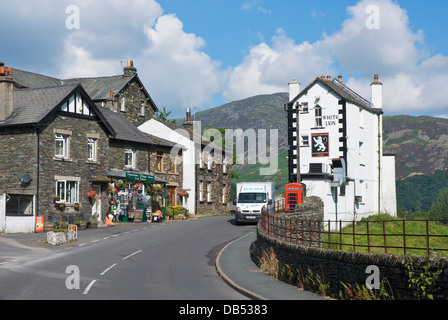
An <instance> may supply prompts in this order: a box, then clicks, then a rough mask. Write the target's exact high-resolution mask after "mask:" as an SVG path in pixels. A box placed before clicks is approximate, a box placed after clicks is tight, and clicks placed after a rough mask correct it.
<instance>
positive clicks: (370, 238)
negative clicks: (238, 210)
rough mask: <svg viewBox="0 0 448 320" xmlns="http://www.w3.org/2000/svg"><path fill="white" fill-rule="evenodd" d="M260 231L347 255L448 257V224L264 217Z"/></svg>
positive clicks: (288, 240)
mask: <svg viewBox="0 0 448 320" xmlns="http://www.w3.org/2000/svg"><path fill="white" fill-rule="evenodd" d="M260 228H261V229H262V230H263V231H264V232H265V233H267V234H268V235H270V236H272V237H274V238H276V239H278V240H281V241H283V242H287V243H292V244H297V245H302V246H313V247H321V248H329V249H337V250H345V251H359V252H369V253H386V254H400V255H427V256H428V257H429V256H430V255H436V256H445V257H447V256H448V220H429V219H425V220H405V219H394V220H362V221H342V220H339V221H330V220H328V221H323V220H308V219H303V216H302V217H297V216H295V215H294V214H275V215H269V214H267V213H263V214H262V218H261V221H260Z"/></svg>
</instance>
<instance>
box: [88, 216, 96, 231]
mask: <svg viewBox="0 0 448 320" xmlns="http://www.w3.org/2000/svg"><path fill="white" fill-rule="evenodd" d="M87 227H88V228H90V229H96V228H98V220H95V219H93V218H90V219H89V222H88V223H87Z"/></svg>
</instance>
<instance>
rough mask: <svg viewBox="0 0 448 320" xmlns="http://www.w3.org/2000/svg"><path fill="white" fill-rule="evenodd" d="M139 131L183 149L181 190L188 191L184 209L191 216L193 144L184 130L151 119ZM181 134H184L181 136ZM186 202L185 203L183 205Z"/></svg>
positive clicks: (193, 181)
mask: <svg viewBox="0 0 448 320" xmlns="http://www.w3.org/2000/svg"><path fill="white" fill-rule="evenodd" d="M138 129H139V130H141V131H143V132H146V133H148V134H151V135H153V136H155V137H159V138H162V139H165V140H168V141H171V142H173V143H176V144H179V145H180V146H182V147H185V149H184V151H183V153H182V155H183V156H182V166H183V188H184V189H187V190H188V194H189V197H188V199H184V200H183V201H184V207H185V208H187V209H188V211H189V212H190V213H192V214H194V213H195V209H196V208H195V201H194V199H195V198H196V188H195V174H196V171H195V168H196V167H195V146H194V142H193V141H192V140H190V139H189V138H187V137H186V133H187V132H186V130H183V129H182V128H179V130H172V129H171V128H169V127H167V126H166V125H164V124H163V123H161V122H159V121H157V120H154V119H151V120H148V121H147V122H145V123H144V124H142V125H141V126H139V127H138ZM182 132H183V133H184V134H182ZM185 202H186V203H185Z"/></svg>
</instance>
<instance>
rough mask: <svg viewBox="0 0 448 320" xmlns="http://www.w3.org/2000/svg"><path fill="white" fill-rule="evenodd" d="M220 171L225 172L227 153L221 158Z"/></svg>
mask: <svg viewBox="0 0 448 320" xmlns="http://www.w3.org/2000/svg"><path fill="white" fill-rule="evenodd" d="M222 173H224V174H226V173H227V155H226V154H224V159H223V160H222Z"/></svg>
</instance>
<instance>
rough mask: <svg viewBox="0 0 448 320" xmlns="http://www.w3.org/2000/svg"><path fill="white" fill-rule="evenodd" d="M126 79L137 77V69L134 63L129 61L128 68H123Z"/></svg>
mask: <svg viewBox="0 0 448 320" xmlns="http://www.w3.org/2000/svg"><path fill="white" fill-rule="evenodd" d="M123 73H124V76H125V77H133V76H135V75H137V68H135V67H134V61H132V60H128V62H127V66H126V67H124V68H123Z"/></svg>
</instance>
